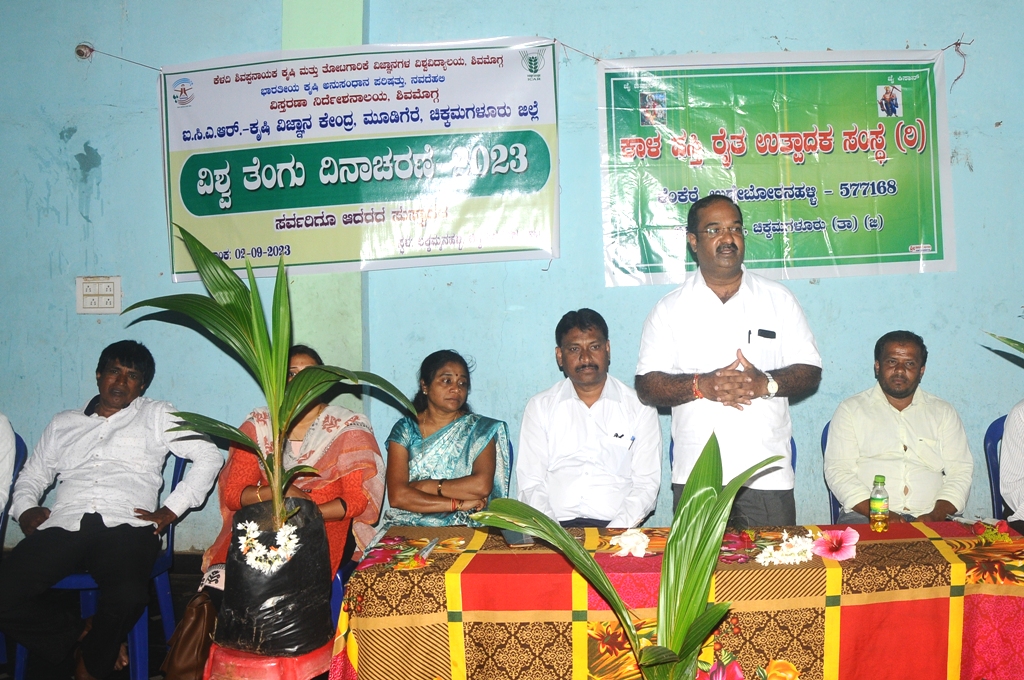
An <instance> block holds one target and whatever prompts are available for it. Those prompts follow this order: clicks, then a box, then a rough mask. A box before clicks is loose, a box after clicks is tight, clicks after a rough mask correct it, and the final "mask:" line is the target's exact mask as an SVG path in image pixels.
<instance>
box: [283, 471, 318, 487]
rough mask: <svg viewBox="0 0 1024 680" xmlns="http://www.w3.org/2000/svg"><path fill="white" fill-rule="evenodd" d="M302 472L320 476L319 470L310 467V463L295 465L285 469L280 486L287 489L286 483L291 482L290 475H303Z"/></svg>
mask: <svg viewBox="0 0 1024 680" xmlns="http://www.w3.org/2000/svg"><path fill="white" fill-rule="evenodd" d="M304 474H309V475H314V476H317V477H319V476H320V471H319V470H317V469H316V468H315V467H312V466H311V465H296V466H295V467H293V468H288V469H287V470H285V473H284V477H283V481H282V482H281V487H282V488H284V489H287V488H288V485H289V484H291V481H292V477H294V476H295V475H304Z"/></svg>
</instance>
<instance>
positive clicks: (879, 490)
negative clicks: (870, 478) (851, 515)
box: [868, 475, 889, 531]
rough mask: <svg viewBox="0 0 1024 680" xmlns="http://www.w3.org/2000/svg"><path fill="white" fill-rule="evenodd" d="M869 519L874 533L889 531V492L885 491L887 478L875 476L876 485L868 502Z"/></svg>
mask: <svg viewBox="0 0 1024 680" xmlns="http://www.w3.org/2000/svg"><path fill="white" fill-rule="evenodd" d="M868 504H869V508H870V509H869V510H868V519H869V520H870V522H871V530H872V531H888V530H889V492H888V491H886V490H885V476H884V475H875V485H874V486H873V487H871V499H870V500H869V501H868Z"/></svg>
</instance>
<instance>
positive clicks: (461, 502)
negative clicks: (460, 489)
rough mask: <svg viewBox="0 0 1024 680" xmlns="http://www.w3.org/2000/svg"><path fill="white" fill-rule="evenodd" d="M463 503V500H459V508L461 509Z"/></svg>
mask: <svg viewBox="0 0 1024 680" xmlns="http://www.w3.org/2000/svg"><path fill="white" fill-rule="evenodd" d="M463 503H465V501H459V510H462V504H463Z"/></svg>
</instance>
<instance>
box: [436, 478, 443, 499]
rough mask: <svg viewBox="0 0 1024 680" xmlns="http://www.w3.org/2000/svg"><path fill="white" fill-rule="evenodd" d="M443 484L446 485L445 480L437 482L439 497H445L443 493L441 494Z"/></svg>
mask: <svg viewBox="0 0 1024 680" xmlns="http://www.w3.org/2000/svg"><path fill="white" fill-rule="evenodd" d="M442 484H444V480H443V479H439V480H437V495H438V496H443V495H444V494H443V493H441V485H442Z"/></svg>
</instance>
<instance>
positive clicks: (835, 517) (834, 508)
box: [821, 420, 842, 524]
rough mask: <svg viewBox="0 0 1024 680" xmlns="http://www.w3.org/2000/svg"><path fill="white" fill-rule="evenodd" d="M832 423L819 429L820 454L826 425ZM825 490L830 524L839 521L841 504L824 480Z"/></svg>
mask: <svg viewBox="0 0 1024 680" xmlns="http://www.w3.org/2000/svg"><path fill="white" fill-rule="evenodd" d="M831 424H832V421H831V420H830V421H828V422H827V423H825V427H824V428H822V430H821V455H822V457H823V458H824V456H825V447H827V446H828V426H829V425H831ZM825 490H826V491H828V511H829V514H830V515H831V516H832V524H836V523H837V522H839V515H840V513H841V512H842V506H841V505H839V499H837V498H836V496H835V494H834V493H832V489H830V488H828V482H825Z"/></svg>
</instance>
